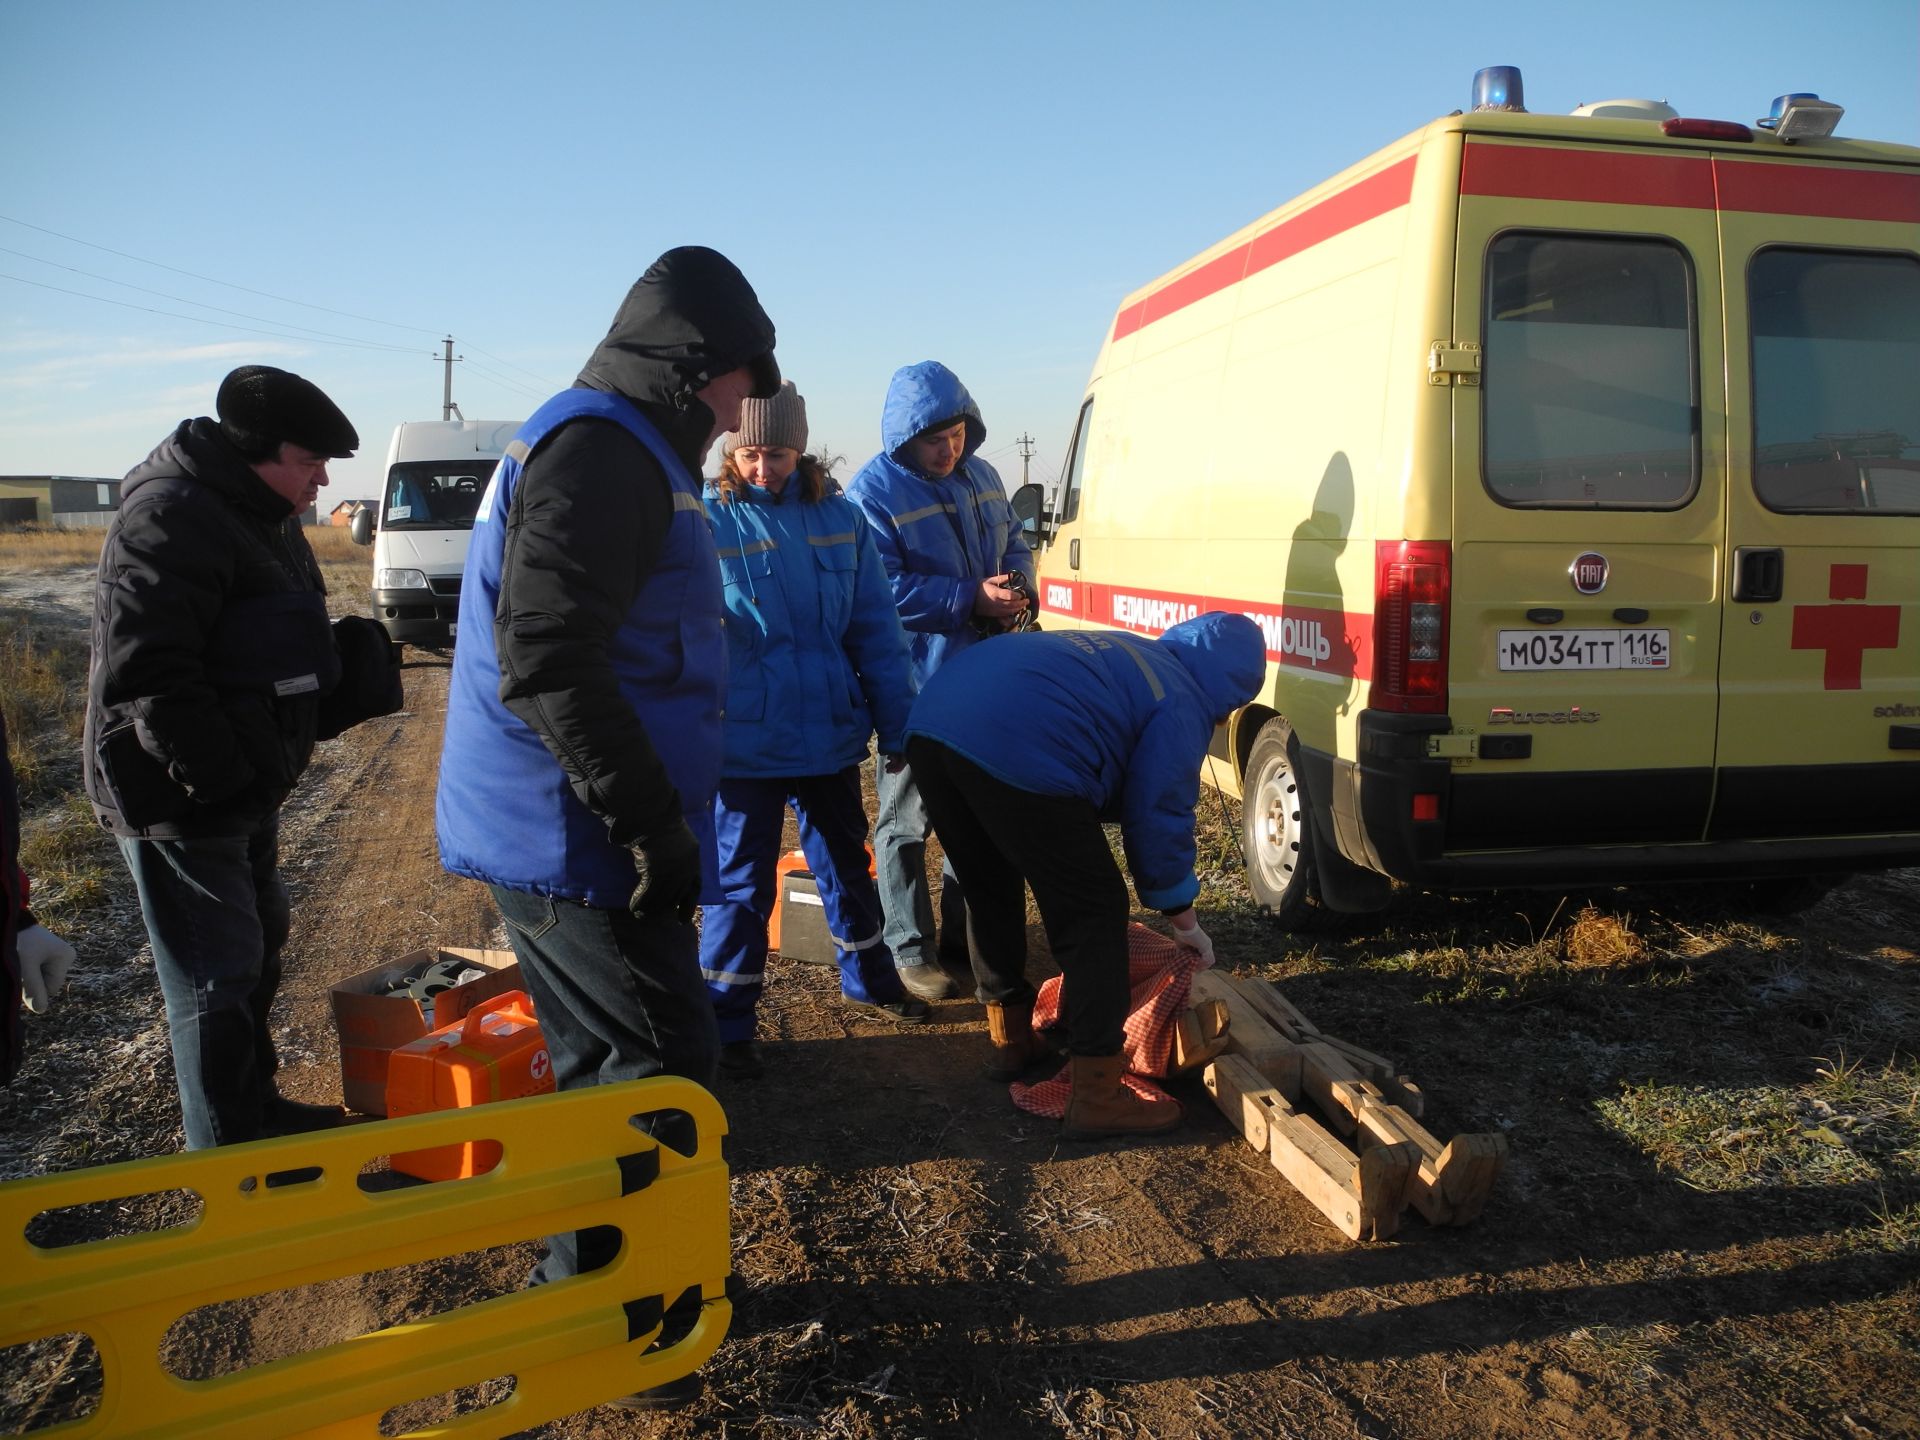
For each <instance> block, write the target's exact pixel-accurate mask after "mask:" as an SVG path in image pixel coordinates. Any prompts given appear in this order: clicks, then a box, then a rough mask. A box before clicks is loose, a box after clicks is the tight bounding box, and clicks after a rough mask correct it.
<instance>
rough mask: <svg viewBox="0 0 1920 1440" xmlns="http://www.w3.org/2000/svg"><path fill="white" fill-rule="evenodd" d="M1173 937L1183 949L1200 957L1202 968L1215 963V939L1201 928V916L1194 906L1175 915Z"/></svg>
mask: <svg viewBox="0 0 1920 1440" xmlns="http://www.w3.org/2000/svg"><path fill="white" fill-rule="evenodd" d="M1173 938H1174V941H1175V943H1177V944H1178V945H1179V946H1180V948H1181V949H1182V950H1191V951H1193V953H1194V954H1196V955H1198V956H1199V957H1200V968H1201V969H1202V970H1204V969H1206V968H1207V967H1208V966H1209V965H1211V964H1213V941H1211V940H1209V939H1208V938H1207V932H1206V931H1204V930H1202V929H1201V928H1200V917H1199V916H1198V915H1196V914H1194V913H1193V907H1192V906H1188V907H1187V908H1186V909H1185V910H1182V911H1181V912H1180V913H1179V914H1178V915H1175V916H1174V917H1173Z"/></svg>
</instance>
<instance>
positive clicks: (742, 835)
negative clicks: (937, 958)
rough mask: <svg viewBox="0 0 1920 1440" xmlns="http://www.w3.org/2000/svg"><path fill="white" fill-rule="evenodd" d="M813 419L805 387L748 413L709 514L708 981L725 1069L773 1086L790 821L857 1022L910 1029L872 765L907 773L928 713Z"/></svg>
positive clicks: (883, 585)
mask: <svg viewBox="0 0 1920 1440" xmlns="http://www.w3.org/2000/svg"><path fill="white" fill-rule="evenodd" d="M806 444H807V409H806V402H805V401H804V400H802V399H801V397H800V394H799V392H798V391H797V390H795V389H794V388H793V386H792V385H791V384H786V385H783V386H782V387H781V389H780V393H779V394H778V395H776V396H774V397H773V398H772V399H770V400H748V401H747V402H746V403H745V404H744V405H742V407H741V412H740V428H739V430H737V431H736V432H734V433H733V434H731V435H729V436H727V437H726V441H725V447H726V453H725V459H724V460H723V461H722V462H721V467H720V474H719V476H718V477H717V478H715V479H713V480H710V481H708V482H707V486H706V496H705V498H706V503H707V513H708V515H709V516H710V517H711V519H712V522H713V531H714V543H715V545H716V547H717V548H718V550H719V553H720V572H721V579H722V580H723V582H724V584H725V591H726V608H727V649H728V678H727V708H726V716H725V752H724V759H723V761H722V766H721V779H720V790H719V794H718V795H717V796H716V797H715V799H714V805H713V820H714V831H715V834H716V838H717V840H718V842H719V873H718V888H717V891H712V890H710V892H709V899H710V900H711V901H712V903H710V904H707V905H706V906H704V907H703V911H702V918H701V934H700V968H701V971H702V972H703V974H704V975H705V977H706V982H707V989H708V991H709V992H710V993H711V994H712V996H713V1008H714V1013H715V1016H716V1017H717V1019H718V1020H719V1024H720V1063H721V1066H722V1067H723V1068H725V1069H727V1070H730V1071H732V1072H733V1073H734V1074H737V1075H742V1076H752V1075H757V1074H759V1073H760V1069H761V1059H760V1052H759V1046H758V1044H757V1043H756V1042H755V1040H754V1010H755V1007H756V1005H757V1004H758V1002H759V999H760V992H761V988H762V985H763V983H764V976H765V971H766V959H767V920H768V917H769V916H770V915H771V914H772V913H773V899H774V881H775V874H776V869H777V866H778V864H779V860H780V833H781V829H782V827H783V825H784V824H785V821H786V809H787V806H788V805H792V806H793V810H794V816H795V818H796V820H798V822H799V828H800V847H801V849H802V850H803V851H805V853H806V857H807V868H808V869H809V870H810V871H811V872H812V874H813V877H814V882H815V884H816V885H817V886H818V887H819V892H820V901H821V905H822V906H823V908H824V909H825V911H826V920H827V928H828V930H829V931H830V932H831V934H832V935H833V939H834V944H835V945H836V946H837V947H838V949H839V964H840V993H841V996H842V998H843V999H844V1000H845V1001H846V1003H847V1004H849V1005H851V1006H854V1007H856V1008H858V1009H861V1010H865V1011H867V1012H869V1013H871V1014H875V1015H878V1016H881V1017H883V1018H885V1019H889V1020H895V1021H899V1022H902V1023H905V1024H920V1023H923V1022H924V1021H925V1020H926V1019H927V1017H928V1015H929V1013H930V1012H929V1010H928V1007H927V1006H926V1005H925V1004H924V1003H922V1002H921V1001H918V1000H913V999H909V998H908V997H907V995H906V992H905V991H904V990H903V989H902V988H901V985H900V977H899V975H898V974H897V973H896V972H895V970H894V967H893V956H892V954H891V953H890V952H889V951H888V949H887V946H886V943H885V941H884V940H883V939H882V938H881V913H880V900H879V896H878V894H877V893H876V891H875V889H874V883H873V880H872V878H871V876H870V874H869V872H868V858H867V844H866V841H867V812H866V806H865V804H864V802H863V800H862V798H861V793H860V763H861V761H863V760H864V759H865V758H866V756H867V745H868V742H869V740H870V739H871V738H872V736H873V734H874V732H875V731H876V730H877V731H878V732H879V737H880V749H881V752H882V753H883V754H887V755H897V754H899V753H900V750H901V747H902V745H903V744H904V743H905V737H904V735H903V733H902V732H903V731H904V730H905V728H906V723H907V710H908V707H909V705H910V704H911V702H912V689H911V682H910V681H909V679H908V660H907V642H906V636H905V633H904V632H903V631H902V630H901V628H900V618H899V614H898V612H897V611H896V609H895V608H894V602H893V591H892V588H891V587H890V586H889V585H888V583H887V573H886V569H885V567H884V566H883V565H882V564H881V560H880V554H879V551H878V550H877V549H876V548H875V547H874V542H873V536H872V532H871V530H870V529H869V527H868V524H867V521H866V518H865V517H864V516H863V515H862V514H861V513H860V511H859V509H858V508H857V507H856V506H855V505H854V504H853V502H851V501H850V500H847V499H844V498H843V497H842V496H841V495H840V494H839V493H838V492H837V490H836V489H835V487H834V486H833V484H832V482H831V481H830V480H829V479H828V477H827V474H826V471H825V470H824V468H822V466H821V465H820V463H819V461H818V460H816V459H815V458H814V457H813V456H811V455H808V454H806V453H805V450H806Z"/></svg>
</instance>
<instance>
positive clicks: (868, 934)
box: [700, 765, 906, 1044]
mask: <svg viewBox="0 0 1920 1440" xmlns="http://www.w3.org/2000/svg"><path fill="white" fill-rule="evenodd" d="M789 805H791V806H793V813H794V818H795V819H796V820H797V821H798V822H799V828H800V848H801V850H802V851H803V852H804V853H805V855H806V857H807V869H808V870H809V871H810V872H811V873H812V875H813V881H814V885H815V887H816V888H817V889H818V891H819V895H820V904H821V906H822V908H823V909H824V910H825V911H826V920H827V931H828V933H829V934H831V935H832V936H833V943H834V947H835V951H836V959H837V960H838V963H839V966H840V993H841V994H842V995H845V996H846V997H847V998H848V999H850V1000H859V1001H863V1002H868V1003H872V1004H881V1005H884V1004H888V1003H891V1002H893V1001H896V1000H902V999H904V998H906V991H905V990H903V989H902V988H901V985H900V977H899V976H898V975H897V974H895V973H894V968H893V954H892V952H891V951H890V950H888V948H887V944H886V941H885V939H884V938H883V937H882V935H881V921H880V897H879V895H878V894H877V893H876V892H875V889H874V884H873V880H872V878H871V877H870V876H869V875H868V873H867V812H866V807H865V805H864V804H863V802H862V800H861V796H860V767H859V766H857V765H849V766H848V767H847V768H846V769H844V770H842V771H840V772H839V773H838V774H835V775H802V776H798V777H782V778H779V779H771V780H768V779H723V780H722V781H721V782H720V790H719V793H718V794H717V795H715V796H714V801H713V828H714V835H715V839H716V841H717V842H718V845H719V852H720V874H719V885H718V889H717V891H716V892H714V894H713V895H710V896H709V898H710V899H714V903H712V904H709V905H706V906H703V907H702V910H701V917H700V971H701V974H702V975H703V976H704V977H705V979H706V982H707V991H708V993H709V994H711V995H712V996H713V1010H714V1016H715V1018H716V1019H717V1020H718V1021H719V1023H720V1040H721V1043H722V1044H733V1043H735V1042H737V1041H741V1040H751V1039H752V1038H753V1026H754V1009H755V1007H756V1006H757V1005H758V1004H759V1002H760V993H761V990H762V988H763V986H764V984H765V980H766V970H767V922H768V920H769V919H771V918H772V916H773V902H774V885H775V880H776V878H777V871H778V868H779V864H780V831H781V828H782V827H783V826H784V825H785V823H786V818H787V806H789ZM715 896H717V898H715Z"/></svg>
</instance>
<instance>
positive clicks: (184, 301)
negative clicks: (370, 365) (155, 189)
mask: <svg viewBox="0 0 1920 1440" xmlns="http://www.w3.org/2000/svg"><path fill="white" fill-rule="evenodd" d="M0 255H18V256H19V257H20V258H21V259H22V260H32V261H34V262H35V263H36V264H40V265H50V266H52V267H53V268H54V269H55V270H65V271H67V272H68V273H69V274H73V275H84V276H86V277H87V279H89V280H99V281H101V282H103V283H105V284H108V285H118V286H120V287H121V288H123V289H126V290H138V291H139V292H140V293H141V294H142V295H158V296H159V297H160V298H161V299H162V300H172V301H174V302H175V303H176V304H180V305H198V306H199V307H200V308H201V309H202V310H212V311H214V312H216V313H218V314H221V315H237V316H239V317H240V318H241V319H242V320H258V321H259V322H260V323H261V324H263V325H285V326H287V327H288V328H289V329H292V330H304V331H306V332H307V333H308V334H310V335H326V336H330V337H331V338H333V339H335V340H353V339H354V337H353V336H351V335H340V334H336V333H335V332H333V331H331V330H315V329H313V327H312V326H309V325H295V324H294V323H293V322H292V321H290V320H273V319H270V318H269V317H267V316H265V315H249V314H248V313H247V312H246V311H244V310H229V309H227V308H226V307H225V306H224V305H209V304H208V303H207V302H206V301H204V300H189V299H188V298H187V297H186V296H184V295H169V294H168V293H167V292H166V291H164V290H149V289H148V288H147V287H146V286H144V285H135V284H133V283H132V282H131V281H128V280H116V279H114V278H113V277H112V276H111V275H96V274H94V273H93V271H91V270H82V269H81V268H80V267H79V266H77V265H62V264H61V263H60V262H59V261H58V260H49V259H47V258H46V257H45V256H43V255H29V254H28V253H27V252H26V251H24V250H14V249H11V248H9V247H8V246H5V245H0ZM26 283H28V284H32V283H33V282H32V281H28V282H26ZM49 288H51V287H49ZM66 293H67V294H72V295H78V294H80V293H81V292H79V291H77V290H72V291H67V292H66ZM86 298H88V299H93V300H104V299H106V297H105V296H104V295H93V296H88V297H86ZM108 303H109V304H111V303H114V302H112V301H109V302H108ZM155 313H163V312H155ZM187 318H189V319H191V318H193V317H191V316H189V317H187ZM359 343H364V344H366V345H368V346H369V347H374V348H378V349H381V350H397V351H400V352H403V353H405V354H409V355H410V354H412V353H413V349H414V347H413V346H411V345H389V344H387V343H386V342H385V341H381V340H367V341H364V342H359Z"/></svg>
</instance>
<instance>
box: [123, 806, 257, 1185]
mask: <svg viewBox="0 0 1920 1440" xmlns="http://www.w3.org/2000/svg"><path fill="white" fill-rule="evenodd" d="M119 843H120V854H121V855H122V856H123V857H124V858H125V859H126V862H127V869H128V870H129V871H131V872H132V874H133V885H134V889H135V890H136V891H138V892H139V895H140V914H141V916H142V917H143V918H144V919H145V920H146V922H147V938H148V939H149V940H150V941H152V943H153V968H154V973H155V974H156V975H158V977H159V979H160V994H161V996H162V998H163V999H164V1000H165V1002H166V1007H167V1033H168V1036H169V1038H170V1039H171V1040H172V1043H173V1075H174V1082H175V1084H176V1085H177V1086H178V1087H179V1090H180V1118H181V1121H182V1123H183V1125H184V1127H185V1129H186V1135H187V1148H188V1149H189V1150H205V1149H209V1148H210V1147H212V1146H215V1145H233V1144H237V1143H239V1142H240V1141H243V1140H254V1139H258V1138H259V1136H260V1134H261V1130H262V1121H263V1117H264V1111H265V1107H266V1104H267V1102H268V1101H269V1100H271V1099H272V1098H273V1096H274V1095H275V1093H276V1092H275V1090H274V1085H273V1076H274V1072H275V1071H276V1070H278V1069H279V1068H280V1061H279V1057H278V1056H277V1055H276V1054H275V1053H274V1048H273V1036H272V1034H271V1033H270V1031H269V1030H268V1028H267V1012H268V1010H269V1009H270V1008H271V1007H272V1005H273V997H274V992H275V991H277V990H278V989H279V988H280V947H281V946H282V945H284V944H285V943H286V939H287V927H288V924H289V922H290V919H291V916H290V913H289V910H288V906H287V888H286V886H285V885H284V884H282V883H281V880H280V870H279V860H280V817H279V815H278V813H275V814H273V815H271V816H269V817H268V818H267V819H266V820H264V821H262V822H261V824H260V825H259V826H258V827H257V828H256V829H255V830H254V831H253V833H252V834H249V835H222V836H211V837H206V838H199V839H190V840H136V839H131V838H128V837H125V836H122V837H120V842H119Z"/></svg>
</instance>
